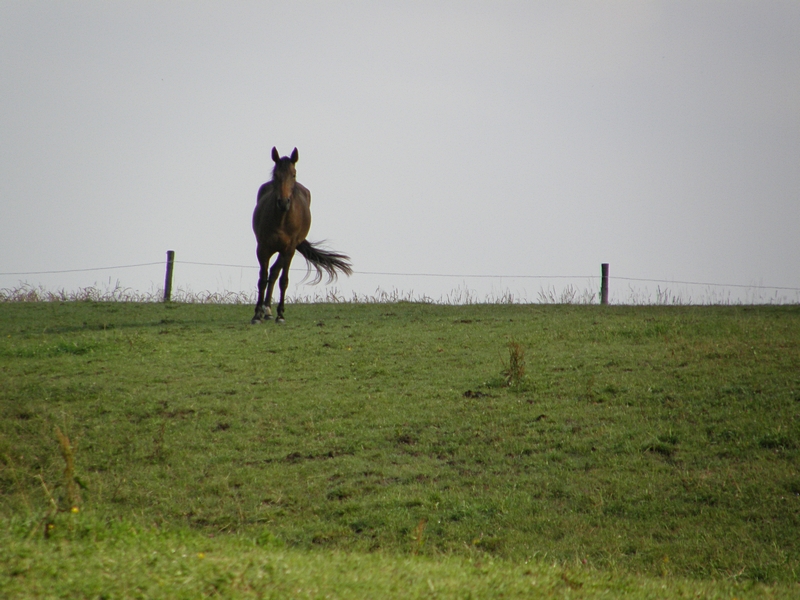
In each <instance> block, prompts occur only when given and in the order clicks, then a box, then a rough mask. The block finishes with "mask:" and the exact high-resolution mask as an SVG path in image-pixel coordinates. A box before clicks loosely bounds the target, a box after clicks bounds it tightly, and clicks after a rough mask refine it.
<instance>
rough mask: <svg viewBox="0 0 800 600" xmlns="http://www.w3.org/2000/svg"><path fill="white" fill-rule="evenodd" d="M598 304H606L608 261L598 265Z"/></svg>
mask: <svg viewBox="0 0 800 600" xmlns="http://www.w3.org/2000/svg"><path fill="white" fill-rule="evenodd" d="M600 304H602V305H603V306H605V305H607V304H608V263H603V264H601V265H600Z"/></svg>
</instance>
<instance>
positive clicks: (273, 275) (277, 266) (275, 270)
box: [264, 254, 283, 321]
mask: <svg viewBox="0 0 800 600" xmlns="http://www.w3.org/2000/svg"><path fill="white" fill-rule="evenodd" d="M282 267H283V257H282V256H281V255H280V254H278V258H276V259H275V262H274V263H272V268H270V270H269V283H268V284H267V297H266V303H267V305H266V307H265V309H264V314H265V316H264V320H267V321H268V320H269V319H271V318H272V308H271V307H272V291H273V290H274V289H275V282H276V281H277V280H278V274H279V273H280V270H281V268H282Z"/></svg>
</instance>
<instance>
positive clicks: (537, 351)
mask: <svg viewBox="0 0 800 600" xmlns="http://www.w3.org/2000/svg"><path fill="white" fill-rule="evenodd" d="M251 313H252V308H251V307H247V306H236V305H233V306H231V305H210V304H209V305H200V304H167V305H163V304H155V303H141V304H139V303H126V302H63V303H62V302H36V303H26V302H18V303H3V304H0V377H1V378H2V386H0V518H2V520H3V527H2V530H1V531H0V596H3V595H4V594H5V595H7V596H8V595H10V596H12V597H26V596H30V597H39V596H46V595H48V592H47V590H50V592H49V594H51V595H52V596H63V597H159V596H163V597H166V596H172V597H180V596H181V595H183V597H198V596H201V595H214V594H219V595H222V596H224V597H231V596H233V597H276V598H277V597H291V596H295V597H326V595H327V596H328V597H380V596H397V597H458V598H464V597H470V594H472V597H476V598H477V597H500V596H503V597H530V596H532V595H533V597H537V596H539V597H551V596H558V597H561V596H567V597H610V598H613V597H632V598H638V597H658V598H663V597H694V596H695V595H696V594H698V595H700V596H702V597H721V598H730V597H734V596H735V597H739V598H743V597H754V598H755V597H765V596H766V597H786V598H790V597H797V596H798V594H800V584H798V582H800V462H799V461H798V459H799V458H800V307H797V306H782V307H600V306H537V305H470V306H441V305H430V304H415V303H394V304H295V305H290V306H288V307H287V319H288V321H287V323H286V324H285V325H283V326H277V325H274V324H271V323H269V324H263V325H258V326H251V325H249V318H250V316H251Z"/></svg>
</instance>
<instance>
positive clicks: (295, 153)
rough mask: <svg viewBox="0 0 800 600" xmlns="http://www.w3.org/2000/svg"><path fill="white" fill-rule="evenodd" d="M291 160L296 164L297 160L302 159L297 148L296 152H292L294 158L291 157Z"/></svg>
mask: <svg viewBox="0 0 800 600" xmlns="http://www.w3.org/2000/svg"><path fill="white" fill-rule="evenodd" d="M291 158H292V162H293V163H296V162H297V159H298V158H300V157H299V156H298V154H297V148H295V149H294V150H292V156H291Z"/></svg>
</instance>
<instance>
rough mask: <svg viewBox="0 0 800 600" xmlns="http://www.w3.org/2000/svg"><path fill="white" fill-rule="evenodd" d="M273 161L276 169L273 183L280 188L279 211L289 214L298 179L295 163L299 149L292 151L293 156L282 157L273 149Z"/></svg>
mask: <svg viewBox="0 0 800 600" xmlns="http://www.w3.org/2000/svg"><path fill="white" fill-rule="evenodd" d="M272 160H273V161H275V168H274V169H272V181H274V182H275V183H276V184H277V186H278V198H277V203H278V209H279V210H281V211H283V212H287V211H288V210H289V205H290V204H291V201H292V192H293V191H294V184H295V181H296V177H297V170H296V169H295V166H294V165H295V163H296V162H297V148H295V149H294V150H292V155H291V156H284V157H281V156H280V155H279V154H278V149H277V148H275V147H273V148H272Z"/></svg>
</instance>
